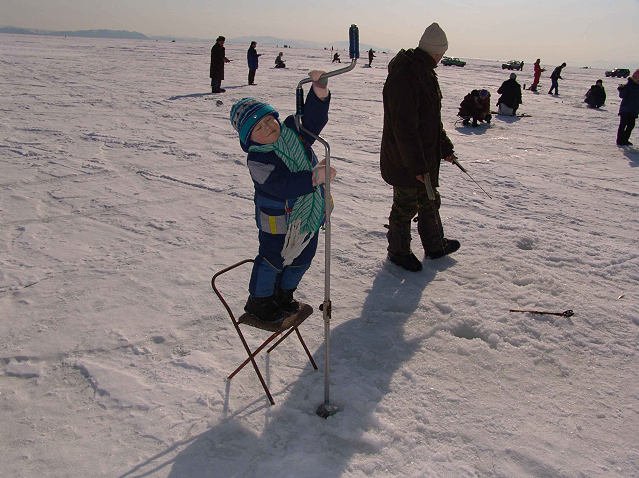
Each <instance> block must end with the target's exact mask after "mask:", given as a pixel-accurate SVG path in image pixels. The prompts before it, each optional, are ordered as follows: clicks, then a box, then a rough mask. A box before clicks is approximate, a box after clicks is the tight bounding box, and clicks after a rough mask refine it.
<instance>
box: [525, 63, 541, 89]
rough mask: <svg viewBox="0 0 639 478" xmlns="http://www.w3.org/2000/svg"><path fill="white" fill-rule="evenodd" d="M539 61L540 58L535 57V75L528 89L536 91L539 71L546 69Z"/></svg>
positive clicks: (539, 76)
mask: <svg viewBox="0 0 639 478" xmlns="http://www.w3.org/2000/svg"><path fill="white" fill-rule="evenodd" d="M540 61H541V60H540V59H539V58H537V61H536V62H535V77H534V79H533V82H532V85H530V91H537V85H538V84H539V78H541V72H542V71H546V70H545V69H543V68H542V67H541V65H540V64H539V62H540ZM524 86H526V85H524Z"/></svg>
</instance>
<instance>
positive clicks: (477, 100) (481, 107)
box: [457, 90, 492, 127]
mask: <svg viewBox="0 0 639 478" xmlns="http://www.w3.org/2000/svg"><path fill="white" fill-rule="evenodd" d="M457 116H460V117H461V118H463V119H464V121H463V125H464V126H469V125H470V120H471V119H472V120H473V124H472V126H473V127H475V126H477V122H478V121H481V122H484V121H485V122H486V123H490V120H491V118H492V116H491V115H490V93H489V92H488V90H473V91H471V92H470V93H468V94H467V95H466V96H464V99H463V100H462V102H461V103H460V105H459V113H457Z"/></svg>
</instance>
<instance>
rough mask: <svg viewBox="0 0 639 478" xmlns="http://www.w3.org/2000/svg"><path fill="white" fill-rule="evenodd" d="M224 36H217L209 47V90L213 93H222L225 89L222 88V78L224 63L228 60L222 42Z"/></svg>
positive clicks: (224, 39)
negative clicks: (211, 46) (213, 43)
mask: <svg viewBox="0 0 639 478" xmlns="http://www.w3.org/2000/svg"><path fill="white" fill-rule="evenodd" d="M225 41H226V38H224V37H223V36H219V37H217V40H215V45H213V48H211V72H210V75H209V76H210V77H211V90H212V91H213V93H224V92H225V91H226V90H225V89H224V88H222V80H223V79H224V63H228V62H229V61H231V60H229V59H228V58H226V56H225V55H224V51H225V50H224V42H225Z"/></svg>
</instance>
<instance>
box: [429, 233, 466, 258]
mask: <svg viewBox="0 0 639 478" xmlns="http://www.w3.org/2000/svg"><path fill="white" fill-rule="evenodd" d="M460 246H461V244H460V243H459V241H456V240H455V239H446V238H444V248H443V249H438V250H434V251H430V250H429V251H428V254H427V256H428V257H430V258H431V259H439V258H440V257H444V256H447V255H448V254H452V253H453V252H455V251H456V250H458V249H459V248H460Z"/></svg>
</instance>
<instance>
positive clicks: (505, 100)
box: [497, 73, 522, 116]
mask: <svg viewBox="0 0 639 478" xmlns="http://www.w3.org/2000/svg"><path fill="white" fill-rule="evenodd" d="M497 93H499V94H500V95H501V96H500V97H499V99H498V100H497V107H498V108H499V114H500V115H509V116H515V115H516V114H517V108H519V105H520V104H521V103H522V101H521V85H520V84H519V83H517V75H516V74H515V73H511V74H510V78H508V79H507V80H506V81H504V82H503V83H502V84H501V86H500V87H499V89H498V90H497Z"/></svg>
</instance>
